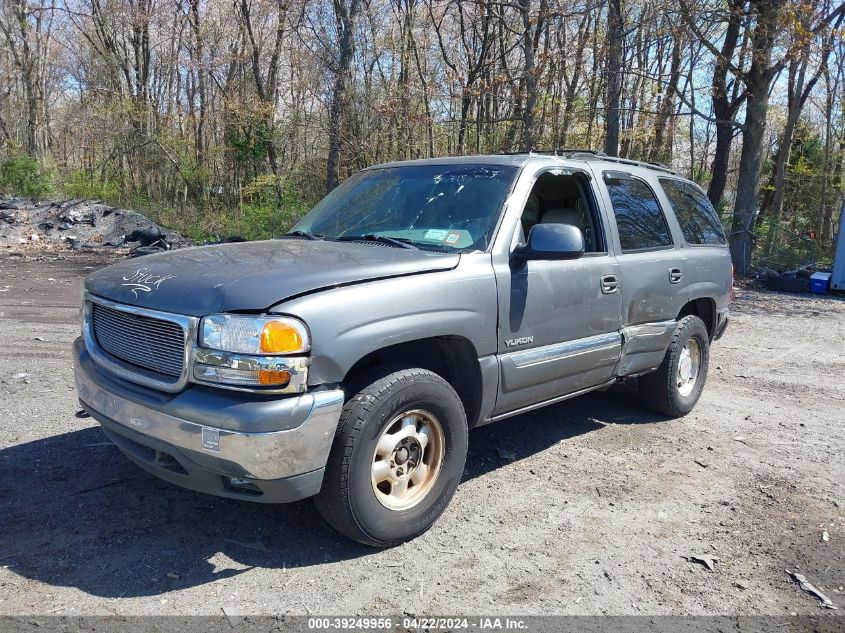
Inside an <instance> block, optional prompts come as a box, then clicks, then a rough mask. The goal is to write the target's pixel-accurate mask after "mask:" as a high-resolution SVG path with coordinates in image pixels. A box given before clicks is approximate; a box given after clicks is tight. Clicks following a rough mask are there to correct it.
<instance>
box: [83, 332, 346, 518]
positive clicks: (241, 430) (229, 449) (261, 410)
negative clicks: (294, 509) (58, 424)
mask: <svg viewBox="0 0 845 633" xmlns="http://www.w3.org/2000/svg"><path fill="white" fill-rule="evenodd" d="M74 373H75V377H76V387H77V391H78V393H79V400H80V402H81V403H82V406H83V407H84V409H85V410H86V411H87V412H88V413H89V414H91V416H92V417H93V418H94V419H96V420H97V421H98V422H99V423H100V424H101V425H102V427H103V429H104V430H105V432H106V434H107V435H108V436H109V437H110V438H111V439H112V440H113V441H114V442H115V444H116V445H117V446H118V447H119V448H120V449H121V450H122V451H123V452H124V453H125V454H126V456H127V457H129V459H131V460H132V461H134V462H135V463H137V464H138V465H140V466H141V467H143V468H145V469H146V470H148V471H150V472H151V473H153V474H154V475H156V476H158V477H160V478H162V479H165V480H167V481H170V482H172V483H175V484H178V485H180V486H183V487H185V488H190V489H192V490H198V491H201V492H207V493H211V494H216V495H220V496H225V497H234V498H239V499H249V500H252V501H260V502H265V503H279V502H287V501H295V500H297V499H302V498H304V497H308V496H311V495H313V494H316V493H317V492H319V490H320V486H321V484H322V477H323V470H324V468H325V465H326V460H327V459H328V454H329V449H330V448H331V443H332V440H333V438H334V433H335V430H336V428H337V423H338V418H339V417H340V411H341V409H342V407H343V391H342V390H340V389H330V390H325V391H314V392H311V393H306V394H303V395H301V396H292V397H283V398H276V399H263V400H262V399H257V398H253V399H250V396H249V395H248V394H241V393H235V392H232V393H221V392H222V390H213V389H205V388H190V389H188V390H187V391H185V392H183V393H182V394H175V395H173V394H166V395H165V394H162V393H161V392H156V391H153V390H150V389H145V388H139V387H138V386H137V385H131V384H128V383H125V382H123V381H120V380H115V379H114V377H113V376H110V375H109V374H108V373H107V372H104V371H103V370H102V369H101V368H100V367H99V366H97V365H96V364H95V363H94V362H93V360H92V359H91V356H90V355H89V354H88V352H87V350H86V349H85V345H84V343H83V342H82V340H81V339H80V340H77V341H76V342H75V343H74ZM194 389H198V391H196V392H193V390H194ZM192 392H193V393H192ZM206 420H207V421H209V422H213V423H214V426H211V425H209V424H208V422H206V423H205V424H204V423H203V422H205V421H206ZM273 427H275V428H273ZM259 429H260V430H259ZM233 480H234V481H233Z"/></svg>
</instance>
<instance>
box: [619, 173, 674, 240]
mask: <svg viewBox="0 0 845 633" xmlns="http://www.w3.org/2000/svg"><path fill="white" fill-rule="evenodd" d="M604 182H605V185H607V190H608V192H609V193H610V201H611V202H612V203H613V214H614V215H615V216H616V226H617V227H618V229H619V241H620V242H621V244H622V250H623V251H639V250H643V249H648V248H662V247H665V246H671V245H672V237H671V235H670V234H669V226H668V225H667V224H666V218H665V217H664V216H663V211H662V210H661V208H660V205H659V204H658V202H657V198H655V196H654V192H653V191H652V190H651V187H649V186H648V185H647V184H646V183H645V182H644V181H642V180H639V179H638V178H631V177H629V176H616V175H615V174H613V173H610V172H607V173H605V175H604Z"/></svg>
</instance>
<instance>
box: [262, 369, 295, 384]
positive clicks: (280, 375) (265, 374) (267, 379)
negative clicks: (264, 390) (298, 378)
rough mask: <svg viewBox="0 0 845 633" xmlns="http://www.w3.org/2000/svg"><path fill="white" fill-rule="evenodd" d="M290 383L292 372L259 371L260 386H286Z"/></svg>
mask: <svg viewBox="0 0 845 633" xmlns="http://www.w3.org/2000/svg"><path fill="white" fill-rule="evenodd" d="M288 382H290V372H287V371H270V370H267V369H259V370H258V384H259V385H286V384H288Z"/></svg>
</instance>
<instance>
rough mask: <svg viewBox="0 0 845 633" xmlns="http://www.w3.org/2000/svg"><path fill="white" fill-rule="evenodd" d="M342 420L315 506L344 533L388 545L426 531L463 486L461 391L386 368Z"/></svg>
mask: <svg viewBox="0 0 845 633" xmlns="http://www.w3.org/2000/svg"><path fill="white" fill-rule="evenodd" d="M359 384H363V385H364V386H363V387H362V388H360V390H359V391H358V392H357V393H356V394H355V395H354V396H353V397H352V398H350V399H349V401H348V402H347V403H346V406H345V407H344V409H343V412H342V413H341V416H340V423H339V425H338V430H337V433H336V435H335V440H334V444H333V445H332V449H331V452H330V454H329V460H328V463H327V465H326V474H325V477H324V479H323V488H322V490H321V491H320V494H319V495H318V496H317V497H316V499H315V501H316V505H317V508H318V510H319V511H320V513H321V514H322V515H323V517H324V518H325V519H326V521H328V523H329V524H330V525H331V526H332V527H334V528H335V529H336V530H338V531H339V532H341V533H342V534H345V535H346V536H348V537H350V538H352V539H354V540H356V541H360V542H361V543H365V544H367V545H372V546H375V547H388V546H391V545H396V544H398V543H402V542H404V541H407V540H410V539H412V538H414V537H415V536H418V535H419V534H422V533H423V532H424V531H426V530H427V529H428V528H429V527H431V525H432V524H433V523H434V521H435V520H436V519H437V518H438V517H439V516H440V514H441V513H442V512H443V510H444V509H445V508H446V506H447V504H448V503H449V500H450V499H451V498H452V495H453V494H454V492H455V489H456V488H457V486H458V482H459V481H460V479H461V475H462V473H463V469H464V462H465V461H466V452H467V423H466V415H465V413H464V408H463V405H462V404H461V400H460V398H458V395H457V394H456V393H455V390H454V389H453V388H452V386H451V385H449V383H448V382H446V381H445V380H444V379H443V378H441V377H440V376H438V375H437V374H435V373H433V372H430V371H427V370H425V369H419V368H411V367H402V366H395V365H394V366H386V367H382V368H378V369H376V370H375V371H374V372H372V373H370V374H369V375H367V376H364V377H362V379H361V380H360V381H359Z"/></svg>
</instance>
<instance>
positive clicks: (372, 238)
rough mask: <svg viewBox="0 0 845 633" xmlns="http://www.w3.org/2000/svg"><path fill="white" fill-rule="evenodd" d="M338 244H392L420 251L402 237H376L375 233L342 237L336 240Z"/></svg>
mask: <svg viewBox="0 0 845 633" xmlns="http://www.w3.org/2000/svg"><path fill="white" fill-rule="evenodd" d="M334 241H336V242H379V243H381V244H390V245H391V246H395V247H397V248H408V249H411V250H414V251H418V250H420V249H419V248H418V247H416V246H414V245H413V244H411V242H410V240H406V239H404V238H400V237H387V236H385V235H375V234H374V233H367V234H366V235H341V236H340V237H337V238H335V240H334Z"/></svg>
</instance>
